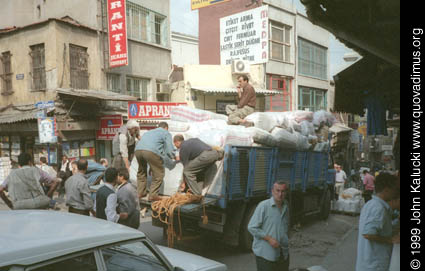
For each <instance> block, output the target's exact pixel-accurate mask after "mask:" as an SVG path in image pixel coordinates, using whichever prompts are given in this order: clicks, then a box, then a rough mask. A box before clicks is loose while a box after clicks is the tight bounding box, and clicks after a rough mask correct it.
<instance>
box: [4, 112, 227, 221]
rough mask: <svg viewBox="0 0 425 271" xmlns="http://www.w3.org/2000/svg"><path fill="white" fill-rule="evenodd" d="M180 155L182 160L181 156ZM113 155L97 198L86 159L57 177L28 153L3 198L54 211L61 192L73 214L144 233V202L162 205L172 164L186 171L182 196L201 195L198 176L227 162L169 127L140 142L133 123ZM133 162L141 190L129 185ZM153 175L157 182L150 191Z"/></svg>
mask: <svg viewBox="0 0 425 271" xmlns="http://www.w3.org/2000/svg"><path fill="white" fill-rule="evenodd" d="M177 149H179V151H180V152H179V153H180V155H179V156H176V155H175V151H176V150H177ZM113 154H114V157H113V161H112V163H111V165H109V163H108V160H107V159H105V158H102V159H100V160H99V163H98V165H99V166H100V167H102V168H103V169H104V174H102V178H101V183H103V184H104V185H103V186H101V187H100V188H99V189H98V190H97V191H96V193H95V196H94V193H93V191H92V190H91V189H90V186H89V182H88V175H87V173H88V164H89V163H88V161H87V160H86V159H84V158H81V159H78V160H72V161H71V160H70V159H69V158H68V157H67V156H66V155H63V156H62V161H61V164H60V165H58V172H56V170H55V169H54V168H53V167H51V166H50V165H48V163H47V159H46V158H45V157H41V158H40V163H39V164H37V165H36V166H35V165H34V164H33V159H32V157H31V155H30V154H28V153H22V154H21V155H19V157H18V164H19V168H17V169H14V170H13V171H12V173H11V174H10V175H9V176H8V177H7V178H6V180H5V181H4V182H3V184H2V185H1V186H0V197H1V198H2V199H3V201H4V202H5V203H6V204H7V206H9V207H10V208H11V209H47V208H54V206H55V203H56V202H55V200H53V193H54V192H55V191H58V192H59V194H61V193H62V194H64V195H65V198H66V200H65V203H66V206H67V208H68V211H69V212H70V213H75V214H79V215H92V216H95V217H97V218H101V219H106V220H109V221H113V222H117V223H121V224H124V225H127V226H130V227H133V228H138V227H139V221H140V204H139V202H140V199H142V198H145V197H146V199H147V200H148V201H157V200H161V197H160V196H159V190H160V187H161V185H162V183H163V181H164V176H165V165H166V164H167V163H177V162H179V161H181V162H182V163H183V166H184V171H183V184H182V185H181V187H182V192H183V191H184V192H189V193H193V194H196V195H200V194H201V187H200V186H199V184H198V181H199V180H197V175H198V174H199V173H201V172H202V171H205V170H206V169H207V168H208V167H209V166H211V165H212V164H213V163H215V162H216V161H217V160H220V159H222V158H223V154H224V153H223V150H221V149H213V148H211V147H210V146H208V145H207V144H205V143H204V142H202V141H201V140H199V139H188V140H185V139H184V137H183V136H182V135H180V134H179V135H175V137H174V140H173V138H172V136H171V133H170V132H168V124H167V123H166V122H161V123H159V125H158V128H156V129H153V130H149V131H147V132H146V133H144V134H143V136H140V134H139V125H138V123H137V122H136V121H134V120H130V121H129V122H127V124H126V125H123V127H121V128H120V130H119V132H118V133H117V135H116V136H115V138H114V140H113ZM133 157H135V159H136V160H137V162H138V165H139V166H138V171H137V185H136V184H133V183H131V182H130V181H129V170H130V161H131V160H132V158H133ZM148 166H149V172H148ZM149 173H150V174H151V175H152V182H151V184H150V187H149V188H148V187H147V175H148V174H149ZM5 191H7V192H8V196H6V194H5ZM148 195H149V196H148Z"/></svg>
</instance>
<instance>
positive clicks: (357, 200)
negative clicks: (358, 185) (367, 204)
mask: <svg viewBox="0 0 425 271" xmlns="http://www.w3.org/2000/svg"><path fill="white" fill-rule="evenodd" d="M362 205H363V197H362V191H360V190H358V189H355V188H348V189H346V190H344V192H342V194H341V195H339V198H338V200H337V201H336V202H335V203H334V205H333V208H332V209H333V210H335V211H339V212H344V213H349V214H359V213H360V211H361V208H362Z"/></svg>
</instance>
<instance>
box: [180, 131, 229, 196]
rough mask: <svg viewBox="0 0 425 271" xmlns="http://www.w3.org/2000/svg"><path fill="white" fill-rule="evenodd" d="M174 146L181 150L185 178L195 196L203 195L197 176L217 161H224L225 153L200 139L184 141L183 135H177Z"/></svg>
mask: <svg viewBox="0 0 425 271" xmlns="http://www.w3.org/2000/svg"><path fill="white" fill-rule="evenodd" d="M173 142H174V146H176V148H177V149H179V158H177V159H178V160H180V161H181V162H182V164H183V166H184V170H183V177H184V181H185V182H186V184H187V185H188V186H189V188H190V190H192V193H193V194H194V195H201V192H202V191H201V188H200V187H199V185H198V182H197V177H196V176H197V175H198V174H199V173H201V172H203V171H205V170H206V169H208V168H209V167H210V166H211V165H213V164H214V163H215V161H217V160H221V159H223V156H224V151H223V150H221V149H220V150H215V149H212V148H211V147H210V146H208V145H207V144H205V143H204V142H202V141H201V140H200V139H198V138H190V139H188V140H184V137H183V136H182V135H175V136H174V139H173Z"/></svg>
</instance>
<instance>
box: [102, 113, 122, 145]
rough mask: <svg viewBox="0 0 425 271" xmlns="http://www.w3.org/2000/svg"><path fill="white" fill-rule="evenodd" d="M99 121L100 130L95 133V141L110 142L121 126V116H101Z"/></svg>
mask: <svg viewBox="0 0 425 271" xmlns="http://www.w3.org/2000/svg"><path fill="white" fill-rule="evenodd" d="M99 121H100V129H99V130H97V132H96V139H97V140H112V139H113V138H114V136H115V134H116V133H117V131H118V129H119V128H120V127H121V126H122V124H123V121H122V116H121V115H108V116H102V117H100V119H99Z"/></svg>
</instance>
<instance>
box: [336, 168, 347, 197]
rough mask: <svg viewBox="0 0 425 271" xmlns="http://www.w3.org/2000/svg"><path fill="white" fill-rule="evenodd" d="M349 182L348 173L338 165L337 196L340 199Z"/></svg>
mask: <svg viewBox="0 0 425 271" xmlns="http://www.w3.org/2000/svg"><path fill="white" fill-rule="evenodd" d="M346 182H347V174H345V172H344V170H342V167H341V166H340V165H337V166H336V173H335V198H336V200H338V199H339V196H340V195H342V193H343V192H344V186H345V183H346Z"/></svg>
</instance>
